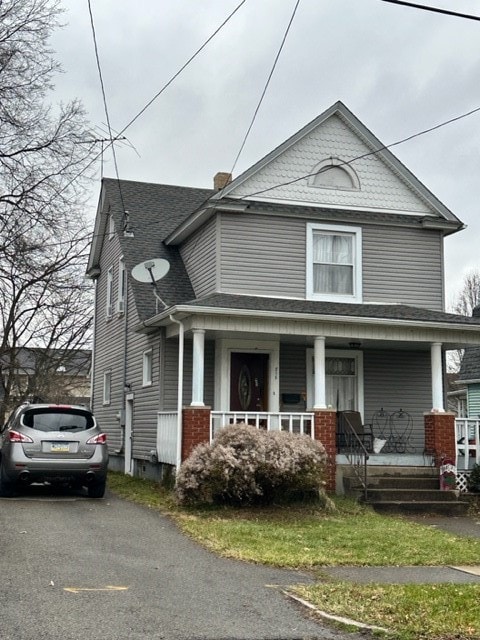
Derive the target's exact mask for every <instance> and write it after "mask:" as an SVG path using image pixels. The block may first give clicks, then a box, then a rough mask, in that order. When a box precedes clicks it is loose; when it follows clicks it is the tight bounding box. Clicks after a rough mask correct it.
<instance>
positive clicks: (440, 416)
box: [424, 413, 456, 467]
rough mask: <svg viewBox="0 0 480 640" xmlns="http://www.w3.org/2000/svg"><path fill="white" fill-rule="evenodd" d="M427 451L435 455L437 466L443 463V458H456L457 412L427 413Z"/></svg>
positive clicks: (425, 417) (425, 419)
mask: <svg viewBox="0 0 480 640" xmlns="http://www.w3.org/2000/svg"><path fill="white" fill-rule="evenodd" d="M424 421H425V451H426V452H427V453H431V454H432V455H433V456H434V457H435V466H437V467H439V466H440V465H441V464H442V459H445V458H448V459H450V460H453V461H454V460H455V456H456V442H455V414H454V413H425V414H424Z"/></svg>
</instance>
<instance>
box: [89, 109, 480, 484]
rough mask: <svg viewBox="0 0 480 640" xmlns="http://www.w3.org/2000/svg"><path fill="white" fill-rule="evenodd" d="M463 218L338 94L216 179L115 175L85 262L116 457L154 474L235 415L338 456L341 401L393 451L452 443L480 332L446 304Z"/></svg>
mask: <svg viewBox="0 0 480 640" xmlns="http://www.w3.org/2000/svg"><path fill="white" fill-rule="evenodd" d="M462 226H463V225H462V223H461V222H460V220H459V219H458V218H457V217H456V216H455V215H454V214H453V213H452V212H451V211H450V210H449V209H448V208H447V207H446V206H445V205H444V204H442V203H441V202H440V201H439V200H438V199H437V198H436V197H435V196H434V195H433V194H432V193H431V192H430V191H429V190H428V189H427V188H426V187H425V186H424V185H423V184H422V183H421V182H420V181H419V180H418V179H417V178H416V177H415V176H414V175H412V173H411V172H410V171H409V170H408V169H407V168H406V167H405V166H404V165H403V164H402V163H401V162H400V161H399V160H398V159H397V158H396V157H395V156H394V155H393V154H392V153H391V152H390V151H389V150H388V149H386V148H385V147H384V145H382V143H381V142H380V141H379V140H378V139H377V138H376V137H375V136H374V135H373V134H372V133H371V132H370V131H369V130H368V129H367V128H366V127H365V126H364V125H363V124H362V123H361V122H360V121H359V120H358V119H357V118H356V117H355V116H354V115H353V114H352V113H351V112H350V111H349V110H348V109H347V108H346V107H345V106H344V105H343V104H342V103H340V102H338V103H336V104H334V105H333V106H332V107H331V108H329V109H328V110H327V111H325V112H324V113H323V114H321V115H320V116H319V117H318V118H316V119H315V120H314V121H312V122H311V123H310V124H308V125H307V126H305V127H304V128H303V129H302V130H300V131H299V132H298V133H296V134H295V135H293V136H292V137H290V138H289V139H288V140H286V141H285V142H284V143H283V144H281V145H280V146H279V147H277V148H276V149H275V150H274V151H272V152H271V153H269V154H268V155H267V156H266V157H264V158H263V159H262V160H260V161H259V162H257V163H256V164H255V165H253V166H252V167H251V168H250V169H248V170H247V171H246V172H244V173H243V174H242V175H240V176H238V177H236V178H235V179H233V180H231V179H230V176H229V175H228V174H217V176H216V184H215V185H214V189H211V190H210V189H196V188H189V187H180V186H178V187H175V186H169V185H162V184H147V183H141V182H130V181H125V180H122V181H117V180H113V179H104V180H103V181H102V189H101V195H100V203H99V207H98V214H97V219H96V223H95V232H94V240H93V243H92V247H91V254H90V259H89V264H88V275H89V276H90V277H91V278H93V279H94V280H95V285H96V303H95V340H94V353H93V389H92V406H93V410H94V412H95V414H96V416H97V418H98V419H99V421H100V423H101V424H102V425H103V428H104V429H105V431H106V432H107V433H108V438H109V446H110V454H111V460H112V463H113V464H114V465H116V466H117V468H121V469H124V470H125V472H127V473H139V474H149V475H155V474H158V473H159V470H160V469H161V468H162V465H165V464H169V465H178V464H179V463H180V461H181V460H182V459H183V458H184V457H185V456H186V455H188V453H189V451H190V450H191V448H192V447H193V446H194V445H195V444H196V443H197V442H199V441H203V440H205V439H208V438H210V437H212V436H213V434H214V432H215V429H217V428H219V427H221V426H222V425H224V424H229V423H231V422H238V421H246V422H250V423H252V424H256V425H257V426H263V427H266V428H285V429H291V430H299V431H304V432H307V433H311V434H312V435H313V434H314V433H315V434H316V435H315V437H319V438H320V439H324V440H325V443H326V446H327V450H328V451H329V453H330V456H331V457H332V456H333V457H335V455H336V454H338V453H339V452H338V451H337V450H336V443H335V442H334V441H333V442H332V441H330V435H331V431H332V429H333V430H335V427H334V426H332V425H334V421H335V414H336V412H337V411H341V410H356V411H358V412H360V414H361V416H362V419H363V421H364V422H372V421H373V428H374V432H375V434H374V435H375V436H380V439H384V440H387V441H388V444H389V445H390V448H389V447H388V444H387V447H386V449H384V451H383V452H381V453H379V454H377V457H378V456H383V459H384V460H386V459H387V456H390V460H391V461H393V460H394V461H395V462H396V463H397V464H398V463H399V458H402V464H412V465H413V464H415V465H418V464H432V460H434V458H435V456H437V457H438V456H440V455H443V454H445V453H449V452H448V451H442V450H441V449H442V448H445V445H444V444H443V441H442V440H441V438H440V439H438V438H437V439H435V437H433V436H432V435H431V434H432V424H433V425H434V426H435V424H436V423H438V419H437V416H439V417H440V418H442V420H443V419H444V417H445V416H447V414H445V411H444V409H445V404H444V361H445V358H444V355H445V351H446V350H448V349H453V348H459V347H465V346H468V345H475V344H480V319H479V318H466V317H463V316H456V315H453V314H449V313H445V294H444V264H443V243H444V238H445V237H446V236H448V235H450V234H452V233H455V232H457V231H459V230H461V229H462ZM142 264H143V267H142V266H141V265H142ZM139 265H140V266H139ZM158 265H160V267H161V268H160V272H161V273H160V272H158V271H157V266H158ZM135 267H137V269H136V270H135V271H134V274H133V276H132V269H134V268H135ZM139 269H140V273H141V272H142V269H144V272H145V274H147V276H148V275H149V274H152V275H154V276H155V278H156V277H157V276H158V277H159V278H160V279H158V280H157V281H156V282H155V285H154V284H153V282H152V281H150V280H149V278H148V277H144V278H142V277H140V278H138V275H139ZM167 269H168V272H167V273H166V275H163V273H164V272H165V271H166V270H167ZM134 276H135V277H134ZM160 276H163V277H160ZM155 278H154V279H155ZM425 414H428V415H429V416H430V417H431V420H430V418H429V420H430V422H428V421H427V418H426V417H425ZM405 416H406V417H407V419H406V420H405ZM398 417H400V421H399V422H398V424H397V425H396V424H395V418H398ZM440 418H439V419H440ZM402 420H403V422H402ZM432 420H433V422H432ZM452 420H453V418H452ZM427 422H428V425H427ZM440 422H441V420H440ZM444 422H445V420H444ZM444 422H442V424H443V423H444ZM445 424H446V423H445ZM313 425H317V426H318V430H317V431H315V429H316V427H314V426H313ZM322 425H323V426H322ZM325 425H326V426H325ZM392 425H393V428H394V432H392ZM399 425H400V426H399ZM426 425H427V426H426ZM395 429H397V431H395ZM392 433H393V435H392ZM391 436H392V437H391ZM333 437H335V433H334V434H333ZM447 448H448V447H447ZM339 455H340V454H339ZM374 458H375V454H374V455H372V456H371V461H372V460H373V459H374Z"/></svg>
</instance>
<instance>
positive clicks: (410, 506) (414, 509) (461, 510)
mask: <svg viewBox="0 0 480 640" xmlns="http://www.w3.org/2000/svg"><path fill="white" fill-rule="evenodd" d="M442 493H447V492H446V491H442ZM451 493H453V492H451ZM369 504H371V506H372V507H373V508H374V509H375V511H377V512H378V513H420V514H422V513H423V514H425V513H428V514H435V515H443V516H464V515H465V514H466V513H467V511H468V506H469V505H468V502H463V501H462V500H448V501H446V502H445V501H440V500H438V501H435V502H423V501H420V502H416V501H405V500H398V501H392V502H388V501H382V502H375V503H372V502H370V501H369Z"/></svg>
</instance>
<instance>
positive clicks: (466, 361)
mask: <svg viewBox="0 0 480 640" xmlns="http://www.w3.org/2000/svg"><path fill="white" fill-rule="evenodd" d="M478 319H479V318H477V320H478ZM462 380H480V347H469V348H468V349H465V352H464V354H463V359H462V364H461V367H460V372H459V374H458V381H459V382H461V381H462Z"/></svg>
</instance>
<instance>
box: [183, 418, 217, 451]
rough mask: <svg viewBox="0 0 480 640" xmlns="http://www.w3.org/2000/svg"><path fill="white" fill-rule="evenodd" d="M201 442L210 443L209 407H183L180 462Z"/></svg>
mask: <svg viewBox="0 0 480 640" xmlns="http://www.w3.org/2000/svg"><path fill="white" fill-rule="evenodd" d="M202 442H210V407H184V409H183V411H182V462H183V461H184V460H186V458H188V456H189V455H190V454H191V452H192V450H193V449H194V448H195V447H196V446H197V444H201V443H202Z"/></svg>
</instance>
